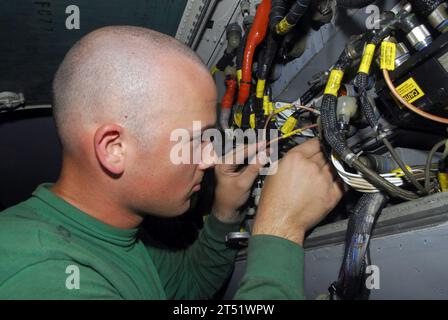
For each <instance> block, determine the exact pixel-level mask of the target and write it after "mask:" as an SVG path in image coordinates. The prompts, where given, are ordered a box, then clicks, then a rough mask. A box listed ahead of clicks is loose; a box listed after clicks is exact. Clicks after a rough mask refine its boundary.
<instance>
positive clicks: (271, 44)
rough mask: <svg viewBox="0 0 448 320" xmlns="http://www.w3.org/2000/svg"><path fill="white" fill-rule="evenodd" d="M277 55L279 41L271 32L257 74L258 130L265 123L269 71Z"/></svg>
mask: <svg viewBox="0 0 448 320" xmlns="http://www.w3.org/2000/svg"><path fill="white" fill-rule="evenodd" d="M276 53H277V41H276V40H275V39H274V35H273V33H272V32H271V31H270V30H269V31H268V34H267V36H266V47H265V48H264V50H263V51H262V53H260V59H259V64H258V72H257V73H258V74H257V78H258V80H257V88H256V93H255V103H254V106H255V110H254V112H255V121H256V126H255V127H256V128H262V127H263V124H264V122H265V119H264V112H263V97H264V91H265V87H266V80H267V78H268V74H269V70H270V69H271V66H272V62H273V61H274V58H275V55H276Z"/></svg>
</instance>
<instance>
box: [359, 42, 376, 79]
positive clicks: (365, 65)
mask: <svg viewBox="0 0 448 320" xmlns="http://www.w3.org/2000/svg"><path fill="white" fill-rule="evenodd" d="M374 54H375V45H374V44H372V43H369V44H367V45H366V47H365V48H364V53H363V55H362V59H361V64H360V65H359V69H358V72H363V73H366V74H369V71H370V66H371V65H372V60H373V55H374Z"/></svg>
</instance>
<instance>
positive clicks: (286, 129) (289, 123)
mask: <svg viewBox="0 0 448 320" xmlns="http://www.w3.org/2000/svg"><path fill="white" fill-rule="evenodd" d="M296 124H297V119H296V118H294V117H289V118H288V119H287V120H286V121H285V123H284V124H283V126H282V128H281V129H280V131H281V132H282V133H283V134H287V133H290V132H291V131H292V130H293V129H294V128H295V127H296Z"/></svg>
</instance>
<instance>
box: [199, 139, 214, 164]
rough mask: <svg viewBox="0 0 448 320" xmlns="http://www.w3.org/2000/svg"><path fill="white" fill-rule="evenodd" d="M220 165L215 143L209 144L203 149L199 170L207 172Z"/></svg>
mask: <svg viewBox="0 0 448 320" xmlns="http://www.w3.org/2000/svg"><path fill="white" fill-rule="evenodd" d="M217 163H218V156H217V154H216V152H215V149H214V148H213V143H212V142H209V143H207V144H206V145H205V146H204V148H202V154H201V161H200V162H199V169H201V170H206V169H209V168H213V167H214V166H215V165H216V164H217Z"/></svg>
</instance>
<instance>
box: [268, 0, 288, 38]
mask: <svg viewBox="0 0 448 320" xmlns="http://www.w3.org/2000/svg"><path fill="white" fill-rule="evenodd" d="M271 2H272V8H271V13H270V15H269V30H271V31H272V32H275V27H276V26H277V24H278V23H279V22H280V21H281V20H282V19H283V17H284V16H285V14H286V11H287V10H288V8H287V7H286V3H287V1H286V0H271Z"/></svg>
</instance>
